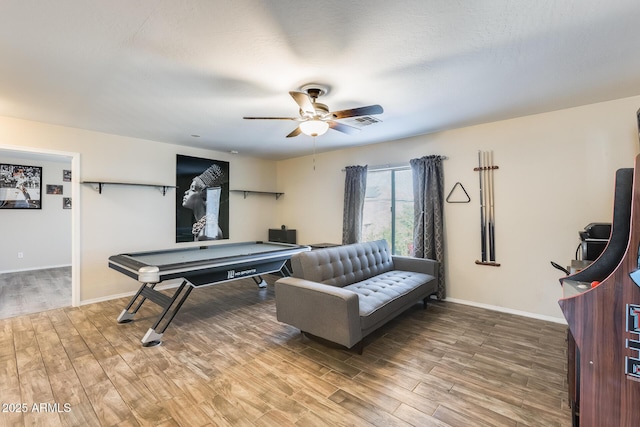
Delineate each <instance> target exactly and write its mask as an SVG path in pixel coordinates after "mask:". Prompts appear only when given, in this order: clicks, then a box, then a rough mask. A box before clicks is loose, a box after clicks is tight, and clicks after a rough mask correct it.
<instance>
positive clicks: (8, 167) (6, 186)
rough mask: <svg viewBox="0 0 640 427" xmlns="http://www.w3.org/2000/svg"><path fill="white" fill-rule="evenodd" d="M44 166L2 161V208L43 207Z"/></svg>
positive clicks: (0, 165)
mask: <svg viewBox="0 0 640 427" xmlns="http://www.w3.org/2000/svg"><path fill="white" fill-rule="evenodd" d="M41 194H42V167H40V166H25V165H13V164H6V163H0V209H42V199H41Z"/></svg>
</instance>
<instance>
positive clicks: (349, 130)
mask: <svg viewBox="0 0 640 427" xmlns="http://www.w3.org/2000/svg"><path fill="white" fill-rule="evenodd" d="M327 92H328V87H327V86H323V85H320V84H317V83H310V84H307V85H304V86H302V87H301V88H300V90H299V91H291V92H289V95H291V97H292V98H293V100H294V101H295V102H296V103H297V104H298V106H299V107H300V117H243V118H244V119H248V120H295V121H297V122H300V125H299V126H298V127H297V128H295V129H294V130H293V131H292V132H291V133H290V134H289V135H287V138H291V137H294V136H298V135H300V134H301V133H304V134H305V135H309V136H320V135H323V134H324V133H325V132H326V131H327V130H328V129H329V128H331V129H334V130H337V131H339V132H343V133H346V134H349V135H352V134H354V133H357V132H359V131H360V129H359V128H357V127H355V126H350V125H347V124H345V123H340V122H337V121H336V120H339V119H346V118H349V117H359V116H367V115H370V114H381V113H382V112H383V109H382V107H381V106H379V105H369V106H367V107H359V108H351V109H349V110H340V111H329V107H327V106H326V105H325V104H321V103H319V102H317V100H318V97H320V96H322V95H324V94H326V93H327Z"/></svg>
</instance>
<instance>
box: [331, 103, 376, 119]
mask: <svg viewBox="0 0 640 427" xmlns="http://www.w3.org/2000/svg"><path fill="white" fill-rule="evenodd" d="M383 111H384V110H383V109H382V107H381V106H379V105H377V104H376V105H369V106H367V107H359V108H351V109H349V110H340V111H334V112H332V113H331V117H333V118H334V119H346V118H347V117H356V116H368V115H369V114H381V113H382V112H383Z"/></svg>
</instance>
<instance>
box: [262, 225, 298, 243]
mask: <svg viewBox="0 0 640 427" xmlns="http://www.w3.org/2000/svg"><path fill="white" fill-rule="evenodd" d="M269 241H270V242H278V243H293V244H296V243H297V236H296V230H289V229H287V228H286V227H284V226H283V227H282V228H270V229H269Z"/></svg>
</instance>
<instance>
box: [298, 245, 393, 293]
mask: <svg viewBox="0 0 640 427" xmlns="http://www.w3.org/2000/svg"><path fill="white" fill-rule="evenodd" d="M291 262H292V267H293V276H294V277H298V278H301V279H305V280H311V281H313V282H320V283H324V284H326V285H332V286H340V287H343V286H347V285H350V284H352V283H356V282H360V281H362V280H366V279H368V278H370V277H373V276H377V275H378V274H381V273H384V272H387V271H391V270H393V259H392V257H391V252H390V251H389V246H388V245H387V242H386V240H377V241H374V242H365V243H354V244H352V245H344V246H336V247H331V248H326V249H318V250H315V251H310V252H301V253H299V254H296V255H294V256H293V258H292V259H291Z"/></svg>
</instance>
